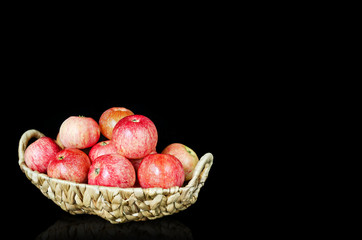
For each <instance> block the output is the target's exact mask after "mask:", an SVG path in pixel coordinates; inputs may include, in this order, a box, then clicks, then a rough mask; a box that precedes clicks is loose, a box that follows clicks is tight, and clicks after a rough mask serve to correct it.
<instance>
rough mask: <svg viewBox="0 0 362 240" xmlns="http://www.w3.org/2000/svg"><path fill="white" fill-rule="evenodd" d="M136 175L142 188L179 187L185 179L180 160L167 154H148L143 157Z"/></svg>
mask: <svg viewBox="0 0 362 240" xmlns="http://www.w3.org/2000/svg"><path fill="white" fill-rule="evenodd" d="M137 175H138V181H139V184H140V186H141V187H142V188H155V187H159V188H170V187H175V186H178V187H181V186H182V185H183V183H184V181H185V172H184V169H183V167H182V164H181V162H180V161H179V160H178V159H177V158H176V157H174V156H172V155H168V154H150V155H148V156H147V157H145V158H144V159H143V160H142V162H141V165H140V166H139V168H138V174H137Z"/></svg>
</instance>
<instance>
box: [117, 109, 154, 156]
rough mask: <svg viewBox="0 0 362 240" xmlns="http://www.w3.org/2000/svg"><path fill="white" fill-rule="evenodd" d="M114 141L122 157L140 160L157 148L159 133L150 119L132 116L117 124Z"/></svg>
mask: <svg viewBox="0 0 362 240" xmlns="http://www.w3.org/2000/svg"><path fill="white" fill-rule="evenodd" d="M112 141H113V143H114V144H115V146H116V148H117V150H118V153H119V154H121V155H122V156H125V157H126V158H128V159H140V158H144V157H145V156H147V155H148V154H150V153H151V152H152V151H153V150H154V149H155V148H156V145H157V141H158V133H157V129H156V126H155V124H154V123H153V122H152V121H151V120H150V119H149V118H147V117H145V116H143V115H132V116H128V117H125V118H123V119H121V120H120V121H119V122H118V123H117V124H116V126H115V127H114V129H113V137H112Z"/></svg>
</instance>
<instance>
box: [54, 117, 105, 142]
mask: <svg viewBox="0 0 362 240" xmlns="http://www.w3.org/2000/svg"><path fill="white" fill-rule="evenodd" d="M99 137H100V128H99V126H98V123H97V122H96V121H94V119H93V118H89V117H81V116H80V117H69V118H68V119H66V120H65V121H64V122H63V123H62V125H61V126H60V131H59V139H60V142H61V143H62V144H63V145H64V147H66V148H78V149H85V148H89V147H92V146H93V145H94V144H96V143H97V142H98V140H99Z"/></svg>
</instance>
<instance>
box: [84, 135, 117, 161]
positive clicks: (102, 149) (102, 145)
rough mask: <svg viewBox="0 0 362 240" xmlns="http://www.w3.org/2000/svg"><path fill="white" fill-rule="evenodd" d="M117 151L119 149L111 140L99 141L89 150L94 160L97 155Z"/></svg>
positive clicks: (91, 158) (90, 156)
mask: <svg viewBox="0 0 362 240" xmlns="http://www.w3.org/2000/svg"><path fill="white" fill-rule="evenodd" d="M113 153H117V149H116V147H115V146H114V144H113V142H112V141H111V140H107V141H103V142H99V143H97V144H96V145H94V146H93V147H92V148H91V150H90V151H89V154H88V156H89V158H90V160H91V161H92V162H93V161H94V160H95V159H96V158H97V157H100V156H102V155H107V154H113Z"/></svg>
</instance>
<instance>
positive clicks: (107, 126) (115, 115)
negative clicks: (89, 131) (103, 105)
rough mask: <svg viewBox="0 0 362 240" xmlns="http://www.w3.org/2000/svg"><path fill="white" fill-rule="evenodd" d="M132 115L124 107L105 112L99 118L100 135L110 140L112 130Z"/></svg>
mask: <svg viewBox="0 0 362 240" xmlns="http://www.w3.org/2000/svg"><path fill="white" fill-rule="evenodd" d="M133 114H134V113H133V112H132V111H131V110H129V109H127V108H124V107H113V108H110V109H108V110H106V111H105V112H104V113H103V114H102V115H101V117H100V118H99V127H100V128H101V133H102V134H103V136H105V137H106V138H108V139H112V135H113V134H112V133H113V128H114V126H116V124H117V123H118V122H119V120H121V119H122V118H124V117H127V116H131V115H133Z"/></svg>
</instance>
